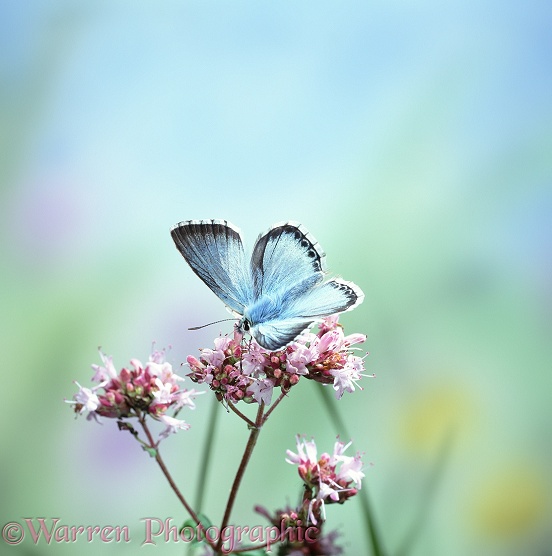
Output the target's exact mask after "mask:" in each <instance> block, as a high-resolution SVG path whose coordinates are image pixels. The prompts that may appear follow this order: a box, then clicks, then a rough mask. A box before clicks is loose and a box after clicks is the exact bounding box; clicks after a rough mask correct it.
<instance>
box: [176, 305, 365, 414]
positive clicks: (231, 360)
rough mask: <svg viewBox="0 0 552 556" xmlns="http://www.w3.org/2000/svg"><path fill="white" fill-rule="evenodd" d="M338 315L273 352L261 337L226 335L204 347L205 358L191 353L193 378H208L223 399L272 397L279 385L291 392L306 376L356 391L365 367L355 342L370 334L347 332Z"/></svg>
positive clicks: (202, 380) (267, 399)
mask: <svg viewBox="0 0 552 556" xmlns="http://www.w3.org/2000/svg"><path fill="white" fill-rule="evenodd" d="M337 318H338V317H337V315H335V316H332V317H328V318H326V319H324V321H323V322H322V323H321V324H320V325H319V331H318V334H314V333H312V332H308V333H304V334H302V335H301V336H299V337H298V338H297V339H296V340H295V341H294V342H292V343H291V344H290V345H288V346H287V347H285V348H283V349H281V350H279V351H275V352H270V351H267V350H266V349H264V348H262V347H261V346H260V345H259V344H257V343H256V342H255V341H251V342H249V343H246V344H244V343H242V341H241V340H242V338H241V337H240V336H239V335H237V334H235V335H234V337H233V338H230V337H228V336H220V337H218V338H216V339H215V349H202V350H201V354H200V356H199V359H198V358H196V357H194V356H192V355H189V356H188V358H187V361H188V365H189V366H190V368H191V370H192V372H191V373H190V374H189V376H190V378H191V379H192V380H193V381H194V382H197V383H200V384H201V383H206V384H208V385H209V387H210V388H211V390H213V391H214V392H215V393H216V394H217V397H218V398H219V400H223V399H224V400H226V401H229V402H232V403H236V402H238V401H240V400H243V401H245V402H247V403H252V402H254V401H255V402H257V403H259V404H260V403H261V402H264V403H265V404H267V405H268V404H269V403H270V402H271V400H272V392H273V389H274V388H278V387H279V388H281V390H282V391H283V392H287V391H288V390H289V389H290V388H291V387H292V386H293V385H295V384H297V382H299V379H300V377H301V376H304V377H305V378H307V379H311V380H316V381H317V382H321V383H322V384H333V388H334V390H335V393H336V397H337V398H341V396H342V395H343V393H344V392H353V391H354V390H355V386H357V387H359V388H360V386H358V381H359V380H360V378H361V377H362V376H366V375H363V374H362V371H364V360H363V358H362V357H358V356H355V355H353V354H352V353H351V346H352V345H354V344H359V343H362V342H364V341H365V340H366V336H365V335H364V334H351V335H349V336H345V335H344V333H343V328H342V327H341V325H340V324H338V322H337Z"/></svg>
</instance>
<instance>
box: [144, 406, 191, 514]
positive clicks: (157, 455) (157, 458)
mask: <svg viewBox="0 0 552 556" xmlns="http://www.w3.org/2000/svg"><path fill="white" fill-rule="evenodd" d="M140 424H141V425H142V428H143V429H144V432H145V433H146V436H147V437H148V440H149V441H150V447H151V448H153V449H155V461H156V462H157V464H158V465H159V467H160V468H161V471H162V472H163V475H165V477H166V479H167V481H169V485H171V488H172V489H173V492H174V493H175V494H176V497H177V498H178V499H179V500H180V502H181V503H182V505H183V506H184V507H185V508H186V510H187V512H188V513H189V514H190V516H191V518H192V519H193V520H194V521H195V522H196V524H197V525H201V520H200V519H199V517H198V515H197V514H196V512H194V510H193V509H192V508H191V506H190V505H189V504H188V502H187V501H186V499H185V498H184V496H183V494H182V493H181V492H180V490H179V488H178V487H177V486H176V483H175V482H174V479H173V478H172V475H171V474H170V473H169V470H168V469H167V466H166V465H165V462H164V461H163V458H162V457H161V454H160V453H159V448H158V447H157V446H156V444H155V442H154V440H153V436H152V434H151V432H150V430H149V427H148V425H147V424H146V420H145V418H144V417H143V416H142V417H140Z"/></svg>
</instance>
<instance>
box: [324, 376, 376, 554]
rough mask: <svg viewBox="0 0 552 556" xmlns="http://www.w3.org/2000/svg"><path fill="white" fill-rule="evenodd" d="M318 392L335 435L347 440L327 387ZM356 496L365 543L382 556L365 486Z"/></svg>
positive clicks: (373, 552) (374, 552)
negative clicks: (365, 533)
mask: <svg viewBox="0 0 552 556" xmlns="http://www.w3.org/2000/svg"><path fill="white" fill-rule="evenodd" d="M318 391H319V392H320V397H321V398H322V402H323V403H324V405H325V406H326V409H327V412H328V415H329V417H330V421H331V422H332V423H333V424H334V425H335V426H336V430H337V433H338V434H344V435H345V436H346V437H347V438H351V435H350V434H348V433H347V428H346V427H345V422H344V421H343V419H342V418H341V414H340V413H339V410H338V409H337V406H336V404H335V401H334V399H333V396H332V392H331V389H330V388H329V387H328V386H324V385H322V384H318ZM358 495H359V496H360V506H361V508H362V514H363V517H364V522H365V523H366V531H367V535H368V538H367V542H368V544H369V546H371V548H372V554H373V556H384V554H385V551H384V549H383V543H382V541H381V539H380V537H379V532H378V529H377V527H376V524H375V519H374V513H373V511H372V507H371V504H370V498H369V496H368V489H367V488H366V485H363V488H361V489H360V491H359V492H358Z"/></svg>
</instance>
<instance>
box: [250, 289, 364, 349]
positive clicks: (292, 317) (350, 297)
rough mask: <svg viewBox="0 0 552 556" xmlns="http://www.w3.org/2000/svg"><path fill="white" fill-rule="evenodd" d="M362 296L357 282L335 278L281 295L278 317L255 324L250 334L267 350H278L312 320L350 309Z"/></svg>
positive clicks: (312, 322) (308, 325) (359, 301)
mask: <svg viewBox="0 0 552 556" xmlns="http://www.w3.org/2000/svg"><path fill="white" fill-rule="evenodd" d="M363 299H364V294H363V293H362V291H361V290H360V288H359V287H358V286H357V285H356V284H353V283H352V282H345V281H344V280H339V279H337V278H334V279H333V280H329V281H328V282H325V283H324V284H320V285H317V286H314V287H313V288H311V289H309V290H307V291H305V292H303V294H302V295H300V296H297V297H293V298H290V297H284V298H283V299H282V302H281V305H280V309H279V311H278V316H277V317H276V318H272V319H270V320H265V321H262V322H259V323H258V324H255V325H254V326H253V327H252V329H251V334H252V335H253V337H254V338H255V340H256V341H257V343H259V344H261V345H262V346H263V347H265V348H266V349H269V350H272V351H274V350H277V349H281V348H282V347H284V346H286V345H287V344H289V343H290V342H292V341H293V340H294V339H295V338H296V337H297V336H298V335H299V334H300V333H301V332H303V331H304V330H306V329H308V328H310V327H311V326H312V325H313V324H314V323H315V322H317V321H320V320H321V319H322V318H324V317H327V316H329V315H334V314H336V313H342V312H344V311H349V310H351V309H353V308H354V307H356V306H357V305H359V304H360V303H362V300H363Z"/></svg>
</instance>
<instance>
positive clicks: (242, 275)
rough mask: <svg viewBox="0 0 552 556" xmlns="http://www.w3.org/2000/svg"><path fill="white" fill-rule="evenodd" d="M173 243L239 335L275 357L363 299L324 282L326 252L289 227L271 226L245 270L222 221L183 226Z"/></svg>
mask: <svg viewBox="0 0 552 556" xmlns="http://www.w3.org/2000/svg"><path fill="white" fill-rule="evenodd" d="M171 235H172V237H173V240H174V242H175V244H176V247H177V249H178V250H179V252H180V253H181V254H182V256H183V257H184V258H185V259H186V261H187V262H188V264H189V265H190V267H191V268H192V270H193V271H194V272H195V273H196V274H197V275H198V276H199V277H200V278H201V279H202V280H203V282H205V284H206V285H207V286H209V288H210V289H211V290H212V291H213V292H214V293H215V294H216V295H217V296H218V297H219V298H220V299H221V300H222V301H223V302H224V303H225V304H226V306H227V307H228V308H229V309H230V310H231V311H232V312H233V313H234V314H236V315H237V316H239V317H240V320H239V322H238V325H237V326H238V330H240V331H242V332H243V331H245V332H249V333H250V334H251V335H252V336H253V337H254V338H255V340H256V341H257V342H258V343H259V344H260V345H261V346H263V347H265V348H266V349H269V350H272V351H275V350H277V349H280V348H282V347H284V346H286V345H287V344H289V343H290V342H292V341H293V340H294V339H295V338H296V337H297V336H298V335H299V334H300V333H301V332H303V331H304V330H305V329H308V328H309V327H310V326H312V325H313V324H314V323H315V322H317V321H318V320H320V319H322V318H324V317H326V316H329V315H332V314H335V313H340V312H343V311H348V310H351V309H353V308H354V307H356V306H357V305H359V304H360V303H361V302H362V300H363V298H364V294H363V293H362V291H361V290H360V288H359V287H358V286H356V285H355V284H353V283H352V282H345V281H343V280H340V279H337V278H334V279H332V280H328V281H326V282H325V281H324V278H325V254H324V252H323V251H322V249H321V248H320V245H319V244H318V242H317V241H316V240H315V239H314V238H313V237H312V235H311V234H309V233H308V232H307V231H306V230H305V228H304V227H303V226H302V225H300V224H297V223H294V222H286V223H282V224H276V225H274V226H272V228H270V230H268V232H266V233H265V234H262V235H260V236H259V238H258V239H257V241H256V243H255V246H254V248H253V253H252V255H251V260H250V264H249V265H247V264H246V259H245V253H244V249H243V244H242V241H241V234H240V231H239V230H238V228H236V227H235V226H233V225H232V224H230V223H229V222H227V221H225V220H188V221H185V222H180V223H179V224H176V225H175V226H173V228H172V229H171Z"/></svg>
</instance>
